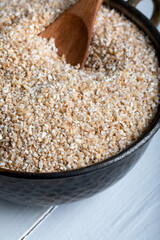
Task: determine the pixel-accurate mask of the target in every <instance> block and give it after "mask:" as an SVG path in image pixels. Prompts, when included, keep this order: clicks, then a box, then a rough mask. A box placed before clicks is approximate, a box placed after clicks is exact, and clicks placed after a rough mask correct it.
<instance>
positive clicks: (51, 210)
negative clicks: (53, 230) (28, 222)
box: [19, 206, 57, 240]
mask: <svg viewBox="0 0 160 240" xmlns="http://www.w3.org/2000/svg"><path fill="white" fill-rule="evenodd" d="M56 208H57V206H52V207H50V208H49V209H48V210H47V211H46V212H45V213H44V214H43V215H42V216H41V217H40V219H39V220H38V221H36V222H35V223H34V224H33V225H32V226H31V227H30V229H28V231H27V232H26V233H25V234H24V235H23V236H22V237H21V238H19V240H25V239H26V238H27V237H28V236H29V234H30V233H31V232H33V231H34V230H35V229H36V227H38V226H39V224H40V223H42V222H43V221H44V220H45V219H46V218H47V217H48V216H49V214H51V213H52V212H53V211H54V210H55V209H56Z"/></svg>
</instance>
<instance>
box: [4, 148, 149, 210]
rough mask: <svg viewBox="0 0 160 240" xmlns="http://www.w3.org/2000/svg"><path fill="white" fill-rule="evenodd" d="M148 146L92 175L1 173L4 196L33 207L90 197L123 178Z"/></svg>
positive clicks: (91, 173)
mask: <svg viewBox="0 0 160 240" xmlns="http://www.w3.org/2000/svg"><path fill="white" fill-rule="evenodd" d="M147 145H148V143H147V144H145V145H143V146H142V147H141V148H140V149H139V150H138V151H136V152H134V153H132V154H131V155H129V156H128V157H127V158H123V159H122V160H121V161H117V162H114V163H113V164H111V165H110V166H106V167H104V168H103V169H100V170H97V171H93V172H90V173H88V174H82V175H78V176H72V177H67V178H59V179H17V178H12V179H11V178H10V177H8V176H1V177H0V196H1V198H4V199H8V200H10V201H13V202H16V203H23V204H27V205H32V206H33V205H39V204H40V205H59V204H62V203H66V202H71V201H76V200H80V199H82V198H87V197H90V196H92V195H94V194H95V193H98V192H100V191H102V190H104V189H106V188H107V187H108V186H110V185H112V184H113V183H115V182H116V181H118V180H119V179H120V178H122V177H123V176H124V175H125V174H126V173H127V172H128V171H129V170H130V169H131V167H133V166H134V164H135V163H136V162H137V160H138V159H139V158H140V156H141V155H142V154H143V152H144V151H145V149H146V148H147Z"/></svg>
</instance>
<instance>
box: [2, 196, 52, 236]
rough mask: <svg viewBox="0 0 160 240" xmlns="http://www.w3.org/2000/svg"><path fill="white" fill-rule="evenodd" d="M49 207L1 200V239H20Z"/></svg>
mask: <svg viewBox="0 0 160 240" xmlns="http://www.w3.org/2000/svg"><path fill="white" fill-rule="evenodd" d="M48 209H49V208H48V207H27V206H21V205H17V204H13V203H10V202H7V201H3V200H0V239H3V240H18V239H20V238H21V237H22V236H23V235H24V233H25V232H27V231H28V230H29V229H30V228H32V226H33V225H34V224H36V222H37V221H39V219H40V218H41V217H43V215H44V214H45V213H46V212H47V210H48Z"/></svg>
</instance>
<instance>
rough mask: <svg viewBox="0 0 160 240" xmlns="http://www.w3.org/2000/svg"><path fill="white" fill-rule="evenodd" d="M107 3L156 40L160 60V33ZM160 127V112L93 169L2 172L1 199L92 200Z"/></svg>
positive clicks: (130, 11)
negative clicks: (126, 145) (128, 143)
mask: <svg viewBox="0 0 160 240" xmlns="http://www.w3.org/2000/svg"><path fill="white" fill-rule="evenodd" d="M104 2H105V3H107V4H109V5H110V6H111V7H115V8H117V9H119V11H121V12H123V13H124V14H125V15H126V16H128V17H129V18H130V19H131V20H132V21H134V22H135V23H136V24H137V25H138V26H139V27H140V28H142V29H143V30H144V31H145V32H146V33H147V34H148V35H149V36H150V38H151V39H152V42H153V44H154V46H155V49H156V51H157V54H158V57H159V59H160V46H159V43H160V34H159V32H158V31H157V30H156V28H155V27H154V26H153V25H152V23H151V22H150V21H149V20H148V19H147V18H146V17H144V16H143V14H141V13H140V12H139V11H137V10H136V9H134V8H133V7H132V6H130V5H128V4H127V3H125V2H123V1H121V0H112V1H111V0H106V1H104ZM159 126H160V109H159V113H158V114H157V116H156V118H155V120H154V121H153V123H152V124H151V126H150V127H149V129H148V131H147V132H146V133H145V134H144V135H143V136H142V137H141V139H139V140H138V141H137V142H136V143H134V144H133V145H132V146H131V147H130V148H128V149H126V150H125V151H123V152H121V153H119V154H118V155H116V156H115V157H113V158H110V159H108V160H106V161H104V162H101V163H98V164H95V165H93V166H90V167H87V168H83V169H79V170H74V171H68V172H61V173H48V174H47V173H38V174H37V173H35V174H34V173H20V172H14V171H7V170H2V169H0V198H1V199H5V200H9V201H12V202H16V203H20V204H25V205H31V206H38V205H59V204H62V203H66V202H72V201H77V200H80V199H83V198H88V197H90V196H93V195H94V194H96V193H98V192H100V191H103V190H104V189H106V188H107V187H109V186H111V185H112V184H114V183H116V182H117V181H118V180H119V179H120V178H122V177H123V176H124V175H125V174H126V173H127V172H128V171H129V170H130V169H131V168H132V167H133V166H134V165H135V164H136V162H137V161H138V160H139V159H140V157H141V156H142V154H143V153H144V152H145V150H146V148H147V146H148V144H149V142H150V140H151V138H152V137H153V135H154V134H155V133H156V132H157V130H158V129H159Z"/></svg>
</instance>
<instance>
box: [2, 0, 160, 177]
mask: <svg viewBox="0 0 160 240" xmlns="http://www.w3.org/2000/svg"><path fill="white" fill-rule="evenodd" d="M104 3H105V4H106V5H110V6H111V8H115V9H116V6H117V5H119V6H121V7H122V8H124V9H126V10H127V12H125V13H123V14H124V15H125V16H126V17H127V18H129V19H130V20H131V21H132V22H134V23H135V24H136V25H138V27H139V28H140V29H141V30H142V31H143V32H145V33H146V34H147V35H149V33H151V34H152V35H153V37H154V38H152V39H151V41H152V43H153V45H154V47H155V50H156V52H158V55H160V46H159V47H158V46H155V44H154V42H153V40H155V42H157V43H158V42H159V43H160V33H159V31H158V30H157V29H156V27H155V26H154V25H153V24H152V23H151V21H150V20H149V19H148V18H147V17H146V16H145V15H144V14H143V13H141V12H140V11H139V10H137V9H136V8H134V7H133V6H131V5H130V4H128V3H127V2H124V1H122V0H112V1H111V0H108V1H104ZM117 10H118V11H119V12H121V11H120V10H119V8H118V7H117ZM136 19H139V20H140V23H139V24H138V23H137V21H138V20H136ZM142 22H143V23H142ZM142 27H144V28H146V29H147V30H146V31H145V29H142ZM148 30H149V31H148ZM150 38H151V37H150ZM157 45H158V44H157ZM158 59H159V63H160V56H158ZM159 128H160V105H159V107H158V112H157V114H156V117H155V118H154V119H153V121H152V123H151V124H150V125H149V127H148V129H147V130H146V131H145V133H143V134H142V136H141V137H139V138H138V140H136V141H135V142H134V143H133V144H131V145H130V146H129V147H128V148H126V149H125V150H123V151H121V152H119V153H118V154H116V155H114V156H113V157H110V158H108V159H106V160H103V161H102V162H99V163H95V164H93V165H90V166H86V167H83V168H79V169H75V170H69V171H63V172H51V173H50V172H49V173H47V172H46V173H45V172H38V173H34V172H21V171H15V170H9V169H5V168H0V176H7V177H12V178H23V179H32V180H33V179H59V178H61V179H62V178H70V177H76V176H79V175H84V174H85V175H86V174H89V173H91V172H95V171H99V170H101V169H103V168H106V167H108V166H110V165H111V164H114V163H116V162H118V161H120V160H122V159H124V158H125V157H127V156H129V155H130V154H132V153H133V152H135V151H136V150H137V149H138V148H140V147H141V146H143V145H144V144H145V143H146V142H147V141H149V140H150V139H151V138H152V137H153V135H154V134H155V133H156V132H157V131H158V130H159Z"/></svg>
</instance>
